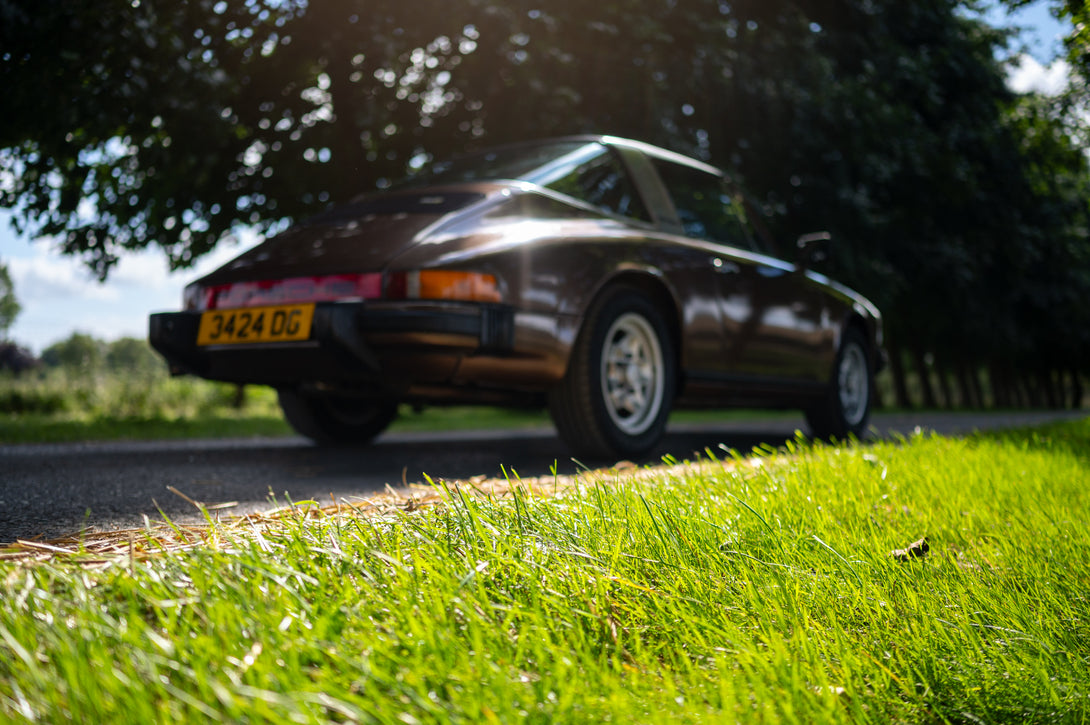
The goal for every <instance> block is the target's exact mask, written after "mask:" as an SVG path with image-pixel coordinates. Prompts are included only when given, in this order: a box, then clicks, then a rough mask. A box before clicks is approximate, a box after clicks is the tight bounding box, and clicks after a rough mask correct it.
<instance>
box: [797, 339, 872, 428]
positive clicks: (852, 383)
mask: <svg viewBox="0 0 1090 725" xmlns="http://www.w3.org/2000/svg"><path fill="white" fill-rule="evenodd" d="M873 402H874V360H873V359H872V358H871V354H870V346H869V345H868V344H867V340H866V338H865V337H863V334H862V333H861V332H859V330H857V329H855V328H849V329H848V330H847V331H845V333H844V338H843V340H842V341H841V343H840V349H839V350H838V351H837V354H836V364H835V365H834V366H833V376H832V379H831V380H830V381H829V392H828V395H827V396H826V397H825V398H823V399H822V400H821V402H819V403H817V404H815V405H814V406H812V407H811V408H810V409H808V410H807V411H806V422H807V423H808V424H809V425H810V433H811V435H813V436H814V437H815V438H825V439H837V440H846V439H847V438H848V437H850V436H855V437H856V438H862V437H863V436H864V435H865V434H866V432H867V421H868V420H869V419H870V411H871V405H872V404H873Z"/></svg>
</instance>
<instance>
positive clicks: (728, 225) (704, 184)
mask: <svg viewBox="0 0 1090 725" xmlns="http://www.w3.org/2000/svg"><path fill="white" fill-rule="evenodd" d="M654 163H655V168H656V169H657V170H658V172H659V176H660V177H662V183H663V184H665V185H666V189H667V191H669V192H670V196H671V198H673V200H674V207H675V208H676V209H677V214H678V217H679V219H680V221H681V224H682V226H683V227H684V228H685V234H686V236H690V237H696V238H697V239H706V240H708V241H711V242H721V243H724V244H730V245H731V246H735V247H741V248H742V249H753V248H754V245H753V242H752V236H751V235H750V233H749V230H748V224H747V222H746V212H745V208H744V207H743V205H742V204H740V203H738V202H737V201H736V200H735V199H733V198H732V197H731V195H730V193H729V190H728V189H727V186H726V184H725V183H724V182H723V179H721V178H720V177H718V176H716V175H714V174H709V173H707V172H706V171H701V170H700V169H694V168H692V167H691V166H684V165H682V164H676V163H673V162H671V161H665V160H663V159H655V160H654Z"/></svg>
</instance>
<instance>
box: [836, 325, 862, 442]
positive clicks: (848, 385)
mask: <svg viewBox="0 0 1090 725" xmlns="http://www.w3.org/2000/svg"><path fill="white" fill-rule="evenodd" d="M837 394H838V395H839V396H840V409H841V410H842V411H843V413H844V421H845V422H846V423H847V424H848V427H849V428H851V427H855V426H857V425H859V424H860V423H862V422H863V418H864V417H866V415H867V404H868V402H869V398H870V371H869V370H867V354H866V353H865V352H863V348H861V347H860V346H859V345H858V344H854V343H851V344H849V345H848V346H847V347H846V348H844V354H843V355H842V356H841V358H840V369H839V370H837Z"/></svg>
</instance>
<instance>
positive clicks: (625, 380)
mask: <svg viewBox="0 0 1090 725" xmlns="http://www.w3.org/2000/svg"><path fill="white" fill-rule="evenodd" d="M665 368H666V366H665V362H664V360H663V356H662V345H661V344H660V343H659V339H658V335H656V334H655V328H654V327H652V326H651V323H650V322H648V321H647V319H646V318H644V317H643V316H642V315H639V314H636V313H635V312H628V313H625V314H623V315H621V316H620V317H618V318H617V319H616V320H614V322H613V324H612V325H611V326H610V328H609V332H607V333H606V337H605V342H604V344H603V348H602V370H601V376H602V377H601V381H602V396H603V398H604V399H605V406H606V411H608V413H609V417H610V419H611V420H612V421H613V423H614V425H616V426H617V428H618V429H620V430H621V431H623V432H624V433H626V434H628V435H640V434H642V433H644V432H645V431H647V430H648V429H649V428H650V427H651V426H652V425H653V424H654V422H655V419H656V418H657V417H658V414H659V410H660V409H661V408H662V400H663V391H664V390H665V389H666V370H665Z"/></svg>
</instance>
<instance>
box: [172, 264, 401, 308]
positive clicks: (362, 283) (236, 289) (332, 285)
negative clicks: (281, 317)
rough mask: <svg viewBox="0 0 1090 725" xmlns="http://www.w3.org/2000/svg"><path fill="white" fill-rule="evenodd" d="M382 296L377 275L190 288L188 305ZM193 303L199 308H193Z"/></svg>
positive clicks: (245, 304) (246, 304)
mask: <svg viewBox="0 0 1090 725" xmlns="http://www.w3.org/2000/svg"><path fill="white" fill-rule="evenodd" d="M191 289H193V291H192V292H191V291H190V290H191ZM381 296H382V275H381V274H380V273H378V272H374V273H370V274H330V275H324V276H321V277H289V278H288V279H274V280H262V281H259V282H232V283H229V284H221V285H214V286H212V287H206V288H200V287H197V286H196V285H190V287H187V288H186V293H185V304H186V309H198V310H215V309H227V308H233V307H259V306H263V305H281V304H291V303H293V302H335V301H343V300H373V299H378V298H379V297H381ZM191 304H192V305H195V307H190V305H191Z"/></svg>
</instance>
